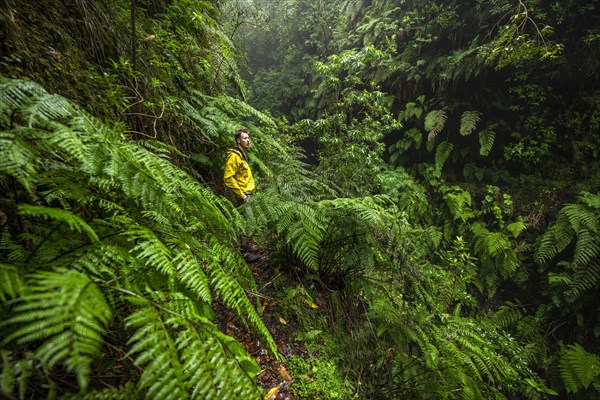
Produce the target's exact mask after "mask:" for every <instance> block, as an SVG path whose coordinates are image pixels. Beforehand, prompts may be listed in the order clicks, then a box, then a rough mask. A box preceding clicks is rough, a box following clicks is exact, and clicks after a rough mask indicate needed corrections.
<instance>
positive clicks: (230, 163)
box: [223, 128, 256, 203]
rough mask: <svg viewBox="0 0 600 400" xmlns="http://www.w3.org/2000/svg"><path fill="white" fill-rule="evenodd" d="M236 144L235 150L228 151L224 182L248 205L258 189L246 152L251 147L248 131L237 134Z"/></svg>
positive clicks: (239, 130) (239, 131) (240, 130)
mask: <svg viewBox="0 0 600 400" xmlns="http://www.w3.org/2000/svg"><path fill="white" fill-rule="evenodd" d="M235 143H236V147H235V148H232V149H228V150H227V160H226V162H225V173H224V175H223V180H224V181H225V185H226V186H227V187H229V188H230V189H231V190H232V191H233V193H234V194H235V195H236V196H237V197H238V198H239V199H240V200H241V201H242V202H243V203H247V202H248V200H250V198H251V196H252V193H254V190H255V189H256V187H255V185H254V178H252V171H251V170H250V165H249V164H248V157H247V156H246V151H247V150H248V148H249V147H250V135H249V133H248V130H247V129H245V128H242V129H238V131H237V132H236V133H235Z"/></svg>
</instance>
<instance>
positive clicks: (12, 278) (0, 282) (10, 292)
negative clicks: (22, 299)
mask: <svg viewBox="0 0 600 400" xmlns="http://www.w3.org/2000/svg"><path fill="white" fill-rule="evenodd" d="M25 290H26V284H25V279H24V278H23V276H22V274H21V273H20V271H19V270H18V268H17V267H16V266H14V265H10V264H4V263H0V300H2V303H6V301H7V300H8V299H9V298H15V297H17V296H20V295H23V294H25Z"/></svg>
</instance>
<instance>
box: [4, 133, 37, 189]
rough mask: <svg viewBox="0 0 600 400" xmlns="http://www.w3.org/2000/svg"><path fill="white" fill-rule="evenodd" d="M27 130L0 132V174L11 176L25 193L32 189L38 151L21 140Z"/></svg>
mask: <svg viewBox="0 0 600 400" xmlns="http://www.w3.org/2000/svg"><path fill="white" fill-rule="evenodd" d="M24 131H30V129H29V128H23V127H18V128H15V129H13V130H12V131H2V132H0V154H2V157H1V158H0V172H1V173H5V174H7V175H10V176H12V177H13V178H15V179H16V180H17V182H19V183H20V184H21V185H23V187H24V188H25V189H26V190H27V191H31V190H32V189H33V185H34V180H35V178H36V177H37V168H38V165H39V156H38V154H39V153H38V151H37V150H36V149H35V147H34V146H32V145H31V144H30V143H28V142H27V141H25V140H23V139H22V138H21V134H22V133H24Z"/></svg>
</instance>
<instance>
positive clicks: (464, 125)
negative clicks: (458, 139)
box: [459, 111, 481, 136]
mask: <svg viewBox="0 0 600 400" xmlns="http://www.w3.org/2000/svg"><path fill="white" fill-rule="evenodd" d="M480 119H481V113H480V112H479V111H465V112H463V114H462V116H461V117H460V130H459V132H460V134H461V135H462V136H467V135H470V134H471V133H473V131H474V130H475V128H476V127H477V123H478V122H479V120H480Z"/></svg>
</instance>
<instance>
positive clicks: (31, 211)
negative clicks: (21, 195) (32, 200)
mask: <svg viewBox="0 0 600 400" xmlns="http://www.w3.org/2000/svg"><path fill="white" fill-rule="evenodd" d="M19 213H20V214H21V215H27V216H34V217H42V218H44V219H52V220H54V221H58V222H64V223H65V224H67V226H68V227H69V228H70V229H72V230H74V231H77V232H80V233H85V234H86V235H87V237H88V238H89V239H90V240H91V241H92V242H97V241H98V235H97V234H96V232H94V230H93V229H92V228H91V227H90V226H89V225H88V224H87V223H86V222H85V221H84V220H83V219H82V218H81V217H79V216H78V215H76V214H73V213H72V212H70V211H68V210H63V209H60V208H51V207H42V206H34V205H31V204H23V205H20V206H19Z"/></svg>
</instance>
